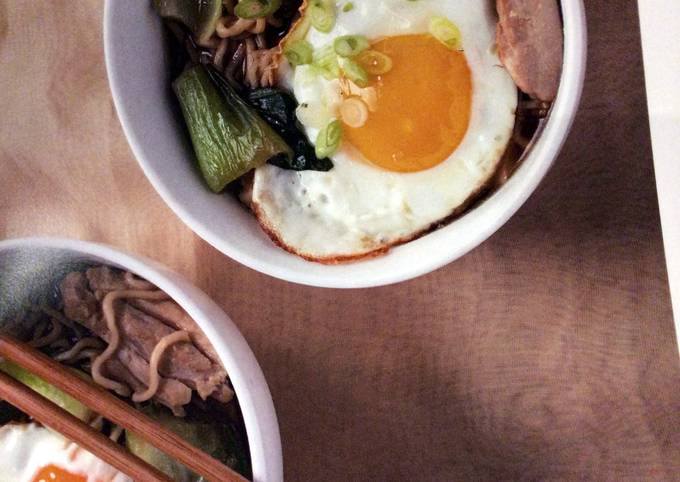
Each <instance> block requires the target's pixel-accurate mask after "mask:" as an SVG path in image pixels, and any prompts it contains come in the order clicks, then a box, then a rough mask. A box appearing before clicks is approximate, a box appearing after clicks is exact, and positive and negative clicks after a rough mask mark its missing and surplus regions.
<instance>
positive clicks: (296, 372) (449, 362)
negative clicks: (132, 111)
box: [0, 0, 680, 481]
mask: <svg viewBox="0 0 680 482" xmlns="http://www.w3.org/2000/svg"><path fill="white" fill-rule="evenodd" d="M566 1H570V0H566ZM614 3H615V4H616V5H615V6H613V3H612V2H608V1H605V0H588V1H587V9H588V17H589V20H588V23H589V28H590V56H589V69H590V70H589V74H588V80H587V83H586V88H585V95H584V99H583V106H582V109H581V112H580V114H579V116H578V118H577V121H576V124H575V126H574V129H573V132H572V134H571V136H570V138H569V141H568V142H567V145H566V146H565V148H564V151H563V152H562V155H561V156H560V157H559V159H558V161H557V163H556V165H555V167H554V168H553V169H552V171H551V172H550V174H549V175H548V177H547V178H546V180H545V181H544V182H543V183H542V185H541V187H540V189H539V190H538V191H537V192H536V193H535V194H534V195H533V196H532V198H531V199H530V201H529V202H528V203H527V204H526V205H525V206H524V207H523V208H522V209H521V211H520V212H519V213H518V214H517V215H516V216H515V217H514V218H513V219H512V220H511V221H510V222H509V223H508V224H507V225H506V226H505V227H503V228H502V229H501V230H500V231H499V232H498V233H497V234H496V235H495V236H493V237H492V238H491V239H490V240H489V241H488V242H486V243H484V244H483V245H482V246H480V247H479V248H477V249H476V250H474V251H473V252H471V253H470V254H469V255H467V256H465V257H464V258H463V259H461V260H459V261H457V262H455V263H453V264H451V265H449V266H447V267H445V268H443V269H440V270H439V271H437V272H435V273H432V274H430V275H429V276H425V277H422V278H420V279H417V280H414V281H412V282H408V283H403V284H400V285H397V286H391V287H386V288H379V289H370V290H361V291H334V290H324V289H313V288H305V287H301V286H296V285H292V284H288V283H284V282H281V281H277V280H275V279H272V278H269V277H267V276H264V275H260V274H258V273H256V272H253V271H251V270H249V269H247V268H244V267H242V266H240V265H238V264H236V263H235V262H233V261H231V260H229V259H227V258H226V257H224V256H222V255H221V254H220V253H218V252H217V251H215V250H214V249H212V248H211V247H210V246H208V245H207V244H206V243H204V242H203V241H201V240H200V239H199V238H198V237H196V236H195V235H194V234H192V232H191V231H190V230H189V229H187V228H186V227H185V226H184V225H183V224H182V223H181V222H180V221H179V220H178V219H177V218H176V217H175V216H174V215H173V214H172V212H171V211H170V210H169V209H168V208H167V207H166V206H165V205H164V204H163V202H162V201H161V199H160V198H159V196H158V195H157V194H156V193H155V191H154V190H153V189H152V187H151V185H150V184H149V182H148V181H147V180H146V179H145V177H144V176H143V174H142V172H141V170H140V169H139V167H138V166H137V164H136V162H135V160H134V158H133V156H132V154H131V152H130V150H129V148H128V146H127V144H126V141H125V139H124V137H123V134H122V131H121V128H120V125H119V123H118V120H117V118H116V114H115V112H114V108H113V104H112V100H111V96H110V94H109V90H108V86H107V81H106V75H105V69H104V58H103V52H102V31H101V25H102V8H103V7H102V2H101V1H98V0H79V1H78V2H73V1H72V0H53V1H51V2H49V5H46V4H43V3H40V2H26V1H15V0H0V237H2V238H7V237H17V236H26V235H36V234H42V235H62V236H70V237H75V238H82V239H87V240H93V241H100V242H105V243H110V244H112V245H115V246H118V247H121V248H124V249H127V250H130V251H133V252H136V253H140V254H143V255H147V256H150V257H152V258H155V259H157V260H161V261H163V262H164V263H166V264H168V265H169V266H170V267H172V268H174V269H175V270H177V271H179V272H181V273H183V274H185V275H186V276H188V278H189V279H191V280H192V281H194V282H195V283H196V284H197V285H198V286H200V287H201V288H203V289H204V290H205V291H207V292H208V293H209V294H210V295H211V296H212V297H213V298H214V299H215V300H217V302H218V303H219V304H220V305H221V306H223V307H224V309H225V310H226V311H227V312H228V313H229V314H230V315H231V316H232V317H233V319H234V320H235V321H236V323H237V324H238V326H239V327H240V328H241V329H242V330H243V332H244V334H245V336H246V338H247V339H248V341H249V342H250V344H251V346H252V348H253V350H254V351H255V354H256V355H257V357H258V359H259V360H260V363H261V364H262V367H263V369H264V372H265V375H266V376H267V379H268V380H269V384H270V387H271V390H272V393H273V396H274V401H275V404H276V408H277V411H278V416H279V419H280V424H281V431H282V436H283V446H284V457H285V466H286V468H285V471H286V477H287V479H288V480H291V481H297V480H303V481H319V480H329V481H331V480H338V481H349V480H352V481H354V480H357V481H359V480H366V481H382V480H395V481H396V480H432V481H435V480H436V481H449V480H599V481H601V480H669V481H670V480H680V364H679V363H678V355H677V346H676V342H675V336H674V332H673V325H672V319H671V308H670V302H669V294H668V287H667V277H666V271H665V267H664V256H663V247H662V242H661V234H660V228H659V216H658V206H657V198H656V193H655V186H654V172H653V169H652V159H651V154H650V142H649V133H648V122H647V117H646V110H645V91H644V83H643V76H642V66H641V55H640V44H639V29H638V20H637V11H636V6H635V1H634V0H620V1H618V2H614Z"/></svg>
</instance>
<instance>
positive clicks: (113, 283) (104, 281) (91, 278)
mask: <svg viewBox="0 0 680 482" xmlns="http://www.w3.org/2000/svg"><path fill="white" fill-rule="evenodd" d="M85 276H86V277H87V281H88V282H89V285H90V289H91V290H92V292H93V293H94V295H95V297H96V298H97V299H98V300H99V301H101V300H103V299H104V296H106V294H107V293H108V292H110V291H117V290H127V289H131V290H134V289H137V288H136V287H135V286H133V285H132V284H131V283H130V280H129V279H128V278H126V275H125V272H124V271H121V270H118V269H114V268H111V267H109V266H97V267H95V268H90V269H88V270H87V271H86V272H85Z"/></svg>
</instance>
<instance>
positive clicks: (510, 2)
mask: <svg viewBox="0 0 680 482" xmlns="http://www.w3.org/2000/svg"><path fill="white" fill-rule="evenodd" d="M496 8H497V10H498V15H499V22H498V31H497V38H496V41H497V43H498V52H499V54H500V58H501V61H502V62H503V64H504V65H505V67H506V68H507V69H508V72H510V75H511V76H512V78H513V79H514V80H515V83H516V84H517V86H518V87H519V88H520V89H521V90H522V91H523V92H525V93H527V94H529V95H530V96H531V97H533V98H535V99H538V100H542V101H546V102H550V101H552V100H554V99H555V96H556V95H557V88H558V86H559V82H560V75H561V73H562V57H563V43H564V39H563V31H562V21H561V19H560V12H559V7H558V5H557V0H497V1H496Z"/></svg>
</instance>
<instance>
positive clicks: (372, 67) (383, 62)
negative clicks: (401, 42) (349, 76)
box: [354, 50, 392, 75]
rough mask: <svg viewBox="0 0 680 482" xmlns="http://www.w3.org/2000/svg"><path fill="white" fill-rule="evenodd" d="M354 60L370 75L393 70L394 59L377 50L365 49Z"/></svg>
mask: <svg viewBox="0 0 680 482" xmlns="http://www.w3.org/2000/svg"><path fill="white" fill-rule="evenodd" d="M354 60H355V61H356V62H357V63H358V64H359V65H360V66H361V67H362V68H363V69H364V70H365V71H366V73H367V74H368V75H383V74H386V73H387V72H389V71H390V70H392V59H391V58H390V57H388V56H387V55H385V54H384V53H382V52H378V51H377V50H364V51H363V52H361V53H360V54H359V55H358V56H357V57H356V58H355V59H354Z"/></svg>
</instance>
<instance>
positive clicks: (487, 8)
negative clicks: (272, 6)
mask: <svg viewBox="0 0 680 482" xmlns="http://www.w3.org/2000/svg"><path fill="white" fill-rule="evenodd" d="M345 3H347V1H346V0H341V1H337V2H336V5H337V7H338V8H337V11H338V14H337V21H336V24H335V27H334V29H333V30H332V31H331V32H330V33H328V34H324V33H321V32H319V31H317V30H315V29H314V28H311V29H310V30H309V32H308V34H307V36H306V39H307V40H308V41H309V42H310V43H311V44H312V45H313V46H314V47H315V48H319V47H322V46H324V45H328V44H329V43H330V42H332V40H333V39H334V38H336V37H337V36H339V35H349V34H361V35H365V36H366V37H368V38H369V39H371V40H377V39H380V38H382V37H386V36H395V35H405V34H416V33H427V31H428V24H429V20H430V19H431V18H432V16H434V15H442V16H445V17H447V18H448V19H449V20H451V21H452V22H454V23H455V24H456V25H457V26H458V28H459V29H460V31H461V34H462V47H463V50H464V54H465V56H466V58H467V62H468V65H469V67H470V70H471V75H472V85H473V94H472V112H471V118H470V123H469V127H468V131H467V133H466V135H465V137H464V138H463V140H462V142H461V144H460V145H459V146H458V148H457V149H456V150H455V152H453V153H452V155H451V156H450V157H449V158H448V159H447V160H445V161H444V162H442V163H441V164H439V165H437V166H435V167H433V168H431V169H428V170H424V171H420V172H414V173H398V172H390V171H387V170H383V169H381V168H379V167H377V166H374V165H372V164H370V163H369V162H366V161H365V160H363V159H362V158H361V155H360V154H359V153H358V152H357V151H356V150H355V149H353V148H352V147H351V146H350V145H348V143H346V142H345V143H343V144H342V146H341V148H340V149H339V150H338V151H337V152H336V154H335V155H334V156H333V163H334V168H333V169H332V170H331V171H329V172H314V171H304V172H294V171H287V170H283V169H280V168H277V167H275V166H270V165H266V166H264V167H262V168H259V169H257V170H256V172H255V176H254V181H253V191H252V205H253V207H254V209H255V211H256V214H257V215H258V218H259V220H260V222H261V223H262V224H263V225H264V226H265V228H266V229H267V231H268V232H269V233H270V234H271V235H272V236H274V237H275V238H276V239H277V241H279V242H280V243H281V244H283V245H284V246H285V247H286V248H288V249H289V250H291V251H294V252H296V253H298V254H300V255H302V256H304V257H307V258H311V259H318V260H324V259H326V260H333V259H336V260H337V259H342V258H352V257H358V256H361V255H364V254H367V253H370V252H372V251H376V250H380V249H383V248H385V247H387V246H390V245H392V244H395V243H398V242H401V241H405V240H408V239H411V238H412V237H414V236H415V235H417V234H418V233H420V232H422V231H424V230H427V229H428V228H429V227H431V226H432V225H434V224H435V223H437V222H439V221H441V220H443V219H444V218H446V217H447V216H450V215H451V214H453V213H454V212H455V211H456V209H457V208H458V207H460V206H461V205H463V204H464V203H465V202H466V201H467V200H468V199H469V198H470V197H471V196H473V195H474V194H475V193H477V192H478V191H479V190H480V189H481V188H482V187H483V185H484V184H485V183H486V182H487V181H488V179H489V178H490V177H491V176H492V175H493V173H494V171H495V169H496V167H497V165H498V162H499V160H500V158H501V156H502V153H503V151H504V150H505V147H506V146H507V144H508V141H509V140H510V137H511V134H512V130H513V126H514V121H515V110H516V107H517V88H516V86H515V84H514V82H513V81H512V79H511V77H510V75H509V74H508V73H507V71H506V70H505V69H504V68H503V67H502V65H501V62H500V60H499V58H498V55H497V54H496V47H495V27H496V20H497V19H496V15H495V13H494V11H493V5H492V2H486V1H480V0H417V1H414V2H411V1H406V0H352V3H353V4H354V8H353V9H352V10H351V11H349V12H342V6H343V5H344V4H345ZM308 69H309V68H308V67H306V66H300V67H298V68H296V69H295V70H293V69H290V68H287V69H284V70H283V71H282V77H283V78H282V81H283V84H284V85H286V86H288V87H289V88H291V90H292V91H293V93H294V95H295V97H296V99H297V101H298V103H300V104H302V103H309V104H315V103H316V104H319V103H320V102H322V103H331V104H332V103H333V102H335V99H336V97H335V96H336V95H337V85H334V83H335V84H337V80H327V79H324V78H323V77H320V76H310V75H309V72H308ZM305 130H306V133H307V135H308V136H309V138H310V139H311V140H312V141H313V140H314V139H316V136H317V134H318V126H314V125H311V124H310V125H307V126H305Z"/></svg>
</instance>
